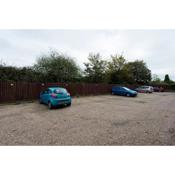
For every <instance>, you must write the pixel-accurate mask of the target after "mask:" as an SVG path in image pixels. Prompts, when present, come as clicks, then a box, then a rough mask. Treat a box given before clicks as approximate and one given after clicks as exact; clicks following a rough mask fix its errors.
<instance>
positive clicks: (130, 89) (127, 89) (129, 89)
mask: <svg viewBox="0 0 175 175" xmlns="http://www.w3.org/2000/svg"><path fill="white" fill-rule="evenodd" d="M123 89H125V90H127V91H130V90H131V89H129V88H127V87H123Z"/></svg>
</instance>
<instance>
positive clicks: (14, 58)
mask: <svg viewBox="0 0 175 175" xmlns="http://www.w3.org/2000/svg"><path fill="white" fill-rule="evenodd" d="M50 49H56V50H57V51H58V52H59V51H60V52H62V53H65V54H67V55H70V56H72V57H74V58H75V60H76V62H77V63H78V64H79V65H80V67H82V68H83V63H84V62H86V61H87V56H88V54H89V52H93V53H97V52H100V54H101V55H102V56H103V57H104V58H105V59H108V58H109V56H110V55H111V54H116V53H117V54H121V53H122V54H123V55H124V56H125V58H126V59H127V60H128V61H132V60H135V59H143V60H144V61H145V62H146V63H147V65H148V67H149V68H150V69H151V70H152V73H153V74H158V75H159V76H160V77H161V78H163V77H164V74H167V73H168V74H169V75H170V78H172V79H174V80H175V30H0V60H1V61H2V62H4V63H6V64H10V65H15V66H30V65H32V64H34V63H35V61H36V58H37V57H39V56H40V55H42V54H43V53H48V51H49V50H50Z"/></svg>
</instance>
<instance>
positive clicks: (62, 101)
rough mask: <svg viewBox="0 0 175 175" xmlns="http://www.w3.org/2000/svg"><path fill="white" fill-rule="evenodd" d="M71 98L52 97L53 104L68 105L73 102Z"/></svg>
mask: <svg viewBox="0 0 175 175" xmlns="http://www.w3.org/2000/svg"><path fill="white" fill-rule="evenodd" d="M71 101H72V100H71V98H63V99H52V100H51V103H52V105H53V106H59V105H66V104H70V103H71Z"/></svg>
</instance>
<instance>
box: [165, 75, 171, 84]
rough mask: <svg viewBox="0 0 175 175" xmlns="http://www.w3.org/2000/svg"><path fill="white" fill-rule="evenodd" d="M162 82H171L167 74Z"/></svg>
mask: <svg viewBox="0 0 175 175" xmlns="http://www.w3.org/2000/svg"><path fill="white" fill-rule="evenodd" d="M164 82H165V83H170V82H171V80H170V77H169V75H168V74H166V75H165V79H164Z"/></svg>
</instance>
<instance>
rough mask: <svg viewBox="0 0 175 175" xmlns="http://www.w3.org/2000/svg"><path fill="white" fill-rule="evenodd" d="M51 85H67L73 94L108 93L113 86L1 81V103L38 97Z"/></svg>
mask: <svg viewBox="0 0 175 175" xmlns="http://www.w3.org/2000/svg"><path fill="white" fill-rule="evenodd" d="M50 86H60V87H65V88H66V89H67V90H68V91H69V92H70V94H71V95H72V96H83V95H100V94H107V93H110V92H111V88H112V85H110V84H84V83H45V84H44V83H33V82H32V83H30V82H12V81H0V103H2V102H15V101H20V100H33V99H38V98H39V94H40V92H41V91H42V90H44V89H46V88H47V87H50Z"/></svg>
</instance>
